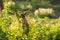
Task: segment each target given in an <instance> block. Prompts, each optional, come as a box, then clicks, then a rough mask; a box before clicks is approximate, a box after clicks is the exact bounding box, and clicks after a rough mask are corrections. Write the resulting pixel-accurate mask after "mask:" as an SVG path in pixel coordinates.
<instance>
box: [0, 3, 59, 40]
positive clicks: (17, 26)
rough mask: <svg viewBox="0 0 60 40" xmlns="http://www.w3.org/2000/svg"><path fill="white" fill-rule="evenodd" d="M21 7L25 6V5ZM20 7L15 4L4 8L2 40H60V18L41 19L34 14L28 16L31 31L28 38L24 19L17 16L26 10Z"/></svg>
mask: <svg viewBox="0 0 60 40" xmlns="http://www.w3.org/2000/svg"><path fill="white" fill-rule="evenodd" d="M20 5H22V6H25V3H24V4H22V3H21V4H20ZM26 5H27V4H26ZM18 6H19V5H18ZM18 6H17V7H16V6H15V4H7V5H5V6H4V10H3V11H2V15H1V17H0V38H2V40H60V22H59V21H60V18H57V19H51V18H49V17H46V16H44V18H40V17H37V16H34V15H33V13H32V12H31V14H29V15H28V16H26V18H27V20H28V23H29V29H30V30H29V34H28V37H27V36H26V34H25V27H26V26H25V25H24V24H23V19H22V18H21V17H18V16H17V14H16V13H18V12H23V10H24V9H22V7H21V6H20V7H21V8H19V7H18ZM26 7H27V6H26ZM23 8H24V7H23ZM20 9H21V10H20ZM11 14H12V15H11ZM39 16H40V15H39ZM48 16H50V15H48ZM36 17H37V18H36Z"/></svg>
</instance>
